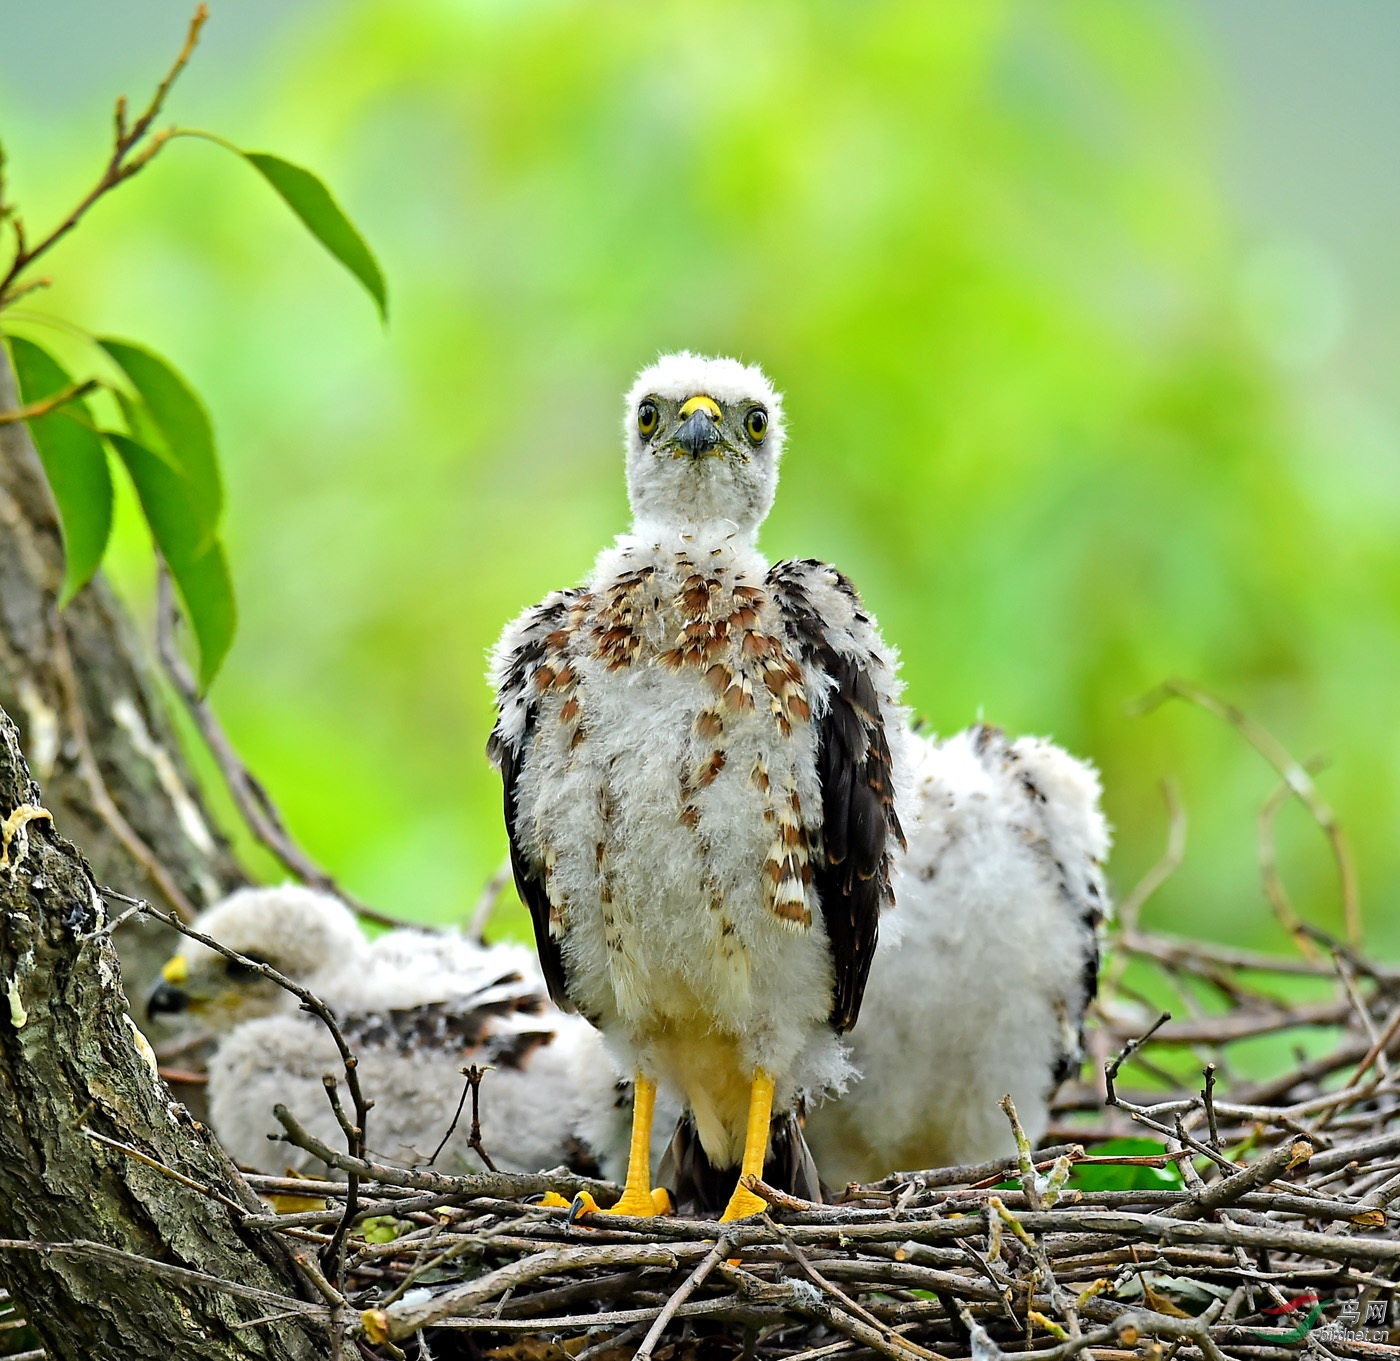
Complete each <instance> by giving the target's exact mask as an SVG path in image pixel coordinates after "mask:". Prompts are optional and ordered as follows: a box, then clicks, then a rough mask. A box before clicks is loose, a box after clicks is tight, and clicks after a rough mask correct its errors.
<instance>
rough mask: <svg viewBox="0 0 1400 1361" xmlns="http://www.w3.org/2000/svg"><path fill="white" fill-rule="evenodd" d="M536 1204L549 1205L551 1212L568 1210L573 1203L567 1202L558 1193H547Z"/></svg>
mask: <svg viewBox="0 0 1400 1361" xmlns="http://www.w3.org/2000/svg"><path fill="white" fill-rule="evenodd" d="M535 1204H536V1205H547V1206H548V1207H549V1208H550V1209H551V1210H567V1209H568V1208H569V1206H570V1205H572V1204H573V1201H571V1200H565V1199H564V1197H563V1196H561V1195H560V1194H559V1192H558V1191H546V1192H545V1193H544V1195H542V1196H541V1197H540V1198H539V1199H538V1200H537V1201H536V1202H535Z"/></svg>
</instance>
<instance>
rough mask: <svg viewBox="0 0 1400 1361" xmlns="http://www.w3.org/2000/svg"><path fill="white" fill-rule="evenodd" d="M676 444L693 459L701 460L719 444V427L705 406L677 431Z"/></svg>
mask: <svg viewBox="0 0 1400 1361" xmlns="http://www.w3.org/2000/svg"><path fill="white" fill-rule="evenodd" d="M676 443H677V444H679V445H680V447H681V448H682V449H684V450H685V451H686V453H688V454H689V455H690V456H691V457H692V458H699V457H701V455H703V454H708V453H709V452H710V450H711V449H713V448H714V447H715V446H716V445H717V444H718V443H719V427H718V426H717V425H716V424H715V423H714V420H713V418H712V417H711V416H710V413H709V412H708V411H706V410H705V408H704V407H703V406H701V407H696V409H695V410H694V411H692V412H691V413H690V415H689V416H687V417H686V418H685V420H684V421H683V422H682V423H681V428H680V429H679V430H677V431H676Z"/></svg>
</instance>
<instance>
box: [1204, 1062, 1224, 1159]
mask: <svg viewBox="0 0 1400 1361" xmlns="http://www.w3.org/2000/svg"><path fill="white" fill-rule="evenodd" d="M1205 1079H1206V1085H1205V1086H1204V1087H1203V1088H1202V1089H1201V1101H1202V1103H1203V1104H1204V1106H1205V1108H1206V1122H1207V1124H1208V1125H1209V1127H1210V1146H1211V1147H1212V1148H1213V1149H1215V1151H1216V1152H1217V1153H1218V1152H1219V1151H1220V1125H1219V1122H1218V1121H1217V1120H1216V1118H1215V1064H1213V1063H1208V1064H1206V1067H1205Z"/></svg>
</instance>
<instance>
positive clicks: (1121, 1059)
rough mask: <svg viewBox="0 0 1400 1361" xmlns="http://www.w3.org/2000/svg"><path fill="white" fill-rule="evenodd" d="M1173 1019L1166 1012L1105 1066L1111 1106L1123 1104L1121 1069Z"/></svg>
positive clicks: (1104, 1072) (1104, 1073)
mask: <svg viewBox="0 0 1400 1361" xmlns="http://www.w3.org/2000/svg"><path fill="white" fill-rule="evenodd" d="M1171 1018H1172V1014H1171V1012H1169V1011H1164V1012H1163V1013H1162V1014H1161V1015H1160V1016H1158V1017H1157V1019H1156V1020H1155V1021H1153V1022H1152V1024H1151V1025H1150V1026H1149V1027H1148V1028H1147V1030H1146V1032H1145V1033H1144V1034H1142V1035H1141V1036H1139V1037H1138V1038H1137V1039H1134V1040H1128V1041H1127V1043H1125V1044H1124V1045H1123V1047H1122V1049H1120V1050H1119V1051H1118V1057H1117V1058H1115V1059H1113V1060H1112V1061H1111V1062H1109V1063H1107V1064H1105V1065H1104V1070H1103V1075H1104V1081H1105V1082H1106V1083H1107V1085H1108V1096H1107V1101H1108V1104H1109V1105H1110V1106H1117V1105H1121V1104H1122V1103H1121V1101H1120V1100H1119V1097H1118V1091H1117V1082H1118V1071H1119V1069H1120V1068H1122V1066H1123V1065H1124V1063H1126V1062H1127V1061H1128V1059H1130V1058H1131V1057H1132V1056H1133V1055H1134V1054H1136V1053H1137V1051H1138V1050H1139V1049H1141V1048H1142V1046H1143V1045H1145V1044H1146V1043H1147V1042H1148V1040H1150V1039H1151V1038H1152V1037H1153V1036H1154V1035H1155V1034H1156V1033H1157V1032H1158V1031H1159V1030H1160V1029H1161V1028H1162V1027H1163V1026H1164V1025H1166V1023H1167V1022H1168V1021H1170V1020H1171Z"/></svg>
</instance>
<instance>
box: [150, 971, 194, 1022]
mask: <svg viewBox="0 0 1400 1361" xmlns="http://www.w3.org/2000/svg"><path fill="white" fill-rule="evenodd" d="M189 1004H190V995H189V993H187V992H186V991H185V990H184V989H183V988H177V987H176V986H175V985H174V984H173V983H167V982H166V981H165V980H164V979H162V980H161V981H160V982H159V983H157V984H156V985H155V987H153V988H152V989H151V995H150V996H149V997H148V998H147V999H146V1019H147V1020H154V1019H155V1018H156V1017H157V1016H159V1015H161V1014H162V1013H164V1012H170V1013H172V1014H173V1013H175V1012H179V1011H184V1009H185V1008H186V1007H187V1006H189Z"/></svg>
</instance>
